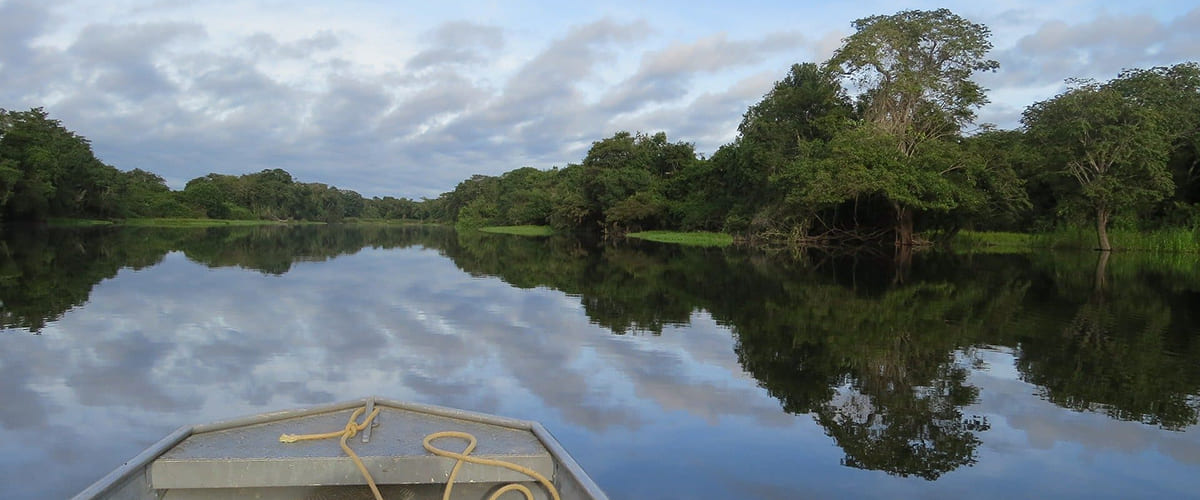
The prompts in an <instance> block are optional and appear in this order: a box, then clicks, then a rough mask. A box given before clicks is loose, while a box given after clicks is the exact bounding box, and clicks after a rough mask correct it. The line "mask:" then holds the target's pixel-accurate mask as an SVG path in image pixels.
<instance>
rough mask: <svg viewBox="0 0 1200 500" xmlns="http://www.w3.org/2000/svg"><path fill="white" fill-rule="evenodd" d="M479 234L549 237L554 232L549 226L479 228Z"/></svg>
mask: <svg viewBox="0 0 1200 500" xmlns="http://www.w3.org/2000/svg"><path fill="white" fill-rule="evenodd" d="M479 231H480V232H484V233H493V234H512V235H516V236H550V235H552V234H554V230H553V229H551V228H550V226H530V225H525V226H486V227H481V228H479Z"/></svg>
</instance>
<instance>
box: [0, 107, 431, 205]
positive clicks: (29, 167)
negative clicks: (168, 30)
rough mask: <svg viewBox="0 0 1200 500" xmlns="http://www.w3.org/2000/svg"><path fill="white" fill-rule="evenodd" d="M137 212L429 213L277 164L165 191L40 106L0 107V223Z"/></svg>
mask: <svg viewBox="0 0 1200 500" xmlns="http://www.w3.org/2000/svg"><path fill="white" fill-rule="evenodd" d="M141 217H200V218H205V217H207V218H214V219H271V220H309V221H326V222H337V221H341V220H343V219H345V218H348V217H364V218H384V219H425V218H428V217H429V214H428V213H426V210H425V206H424V205H422V204H421V203H419V202H416V201H413V200H410V199H406V198H394V197H391V196H387V197H383V198H378V197H376V198H364V197H363V196H362V195H360V194H358V193H356V192H354V191H350V190H347V189H338V188H336V187H334V186H327V185H325V184H320V183H315V182H314V183H303V182H296V181H295V180H294V179H292V176H291V174H289V173H288V172H287V171H284V170H282V169H271V170H263V171H261V172H258V173H254V174H246V175H240V176H233V175H221V174H208V175H206V176H204V177H197V178H195V179H192V180H190V181H188V183H187V185H186V186H185V187H184V188H183V190H180V191H172V190H171V189H170V188H168V187H167V185H166V182H165V181H164V180H163V178H162V177H159V176H158V175H156V174H154V173H151V172H147V171H145V170H141V169H133V170H130V171H121V170H118V169H117V168H115V167H112V166H110V165H106V164H104V163H103V162H101V161H100V160H99V159H97V158H96V157H95V156H94V155H93V153H92V148H91V144H90V142H89V141H88V140H87V139H86V138H84V137H82V136H80V135H78V134H76V133H74V132H72V131H70V130H68V129H67V128H65V127H63V125H62V123H61V122H59V121H58V120H54V119H51V118H50V117H49V116H48V114H47V113H46V111H45V110H43V109H41V108H35V109H31V110H29V111H5V110H3V109H0V221H9V222H12V221H45V220H47V219H50V218H86V219H126V218H141Z"/></svg>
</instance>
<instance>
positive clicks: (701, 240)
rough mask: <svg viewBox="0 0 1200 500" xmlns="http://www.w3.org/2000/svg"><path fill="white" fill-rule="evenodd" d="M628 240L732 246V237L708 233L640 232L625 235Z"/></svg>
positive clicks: (701, 245) (700, 245) (702, 245)
mask: <svg viewBox="0 0 1200 500" xmlns="http://www.w3.org/2000/svg"><path fill="white" fill-rule="evenodd" d="M625 236H626V237H629V238H637V239H640V240H647V241H657V242H659V243H674V244H676V245H688V246H699V247H727V246H729V245H732V244H733V236H732V235H729V234H725V233H710V232H704V231H694V232H681V231H642V232H639V233H629V234H627V235H625Z"/></svg>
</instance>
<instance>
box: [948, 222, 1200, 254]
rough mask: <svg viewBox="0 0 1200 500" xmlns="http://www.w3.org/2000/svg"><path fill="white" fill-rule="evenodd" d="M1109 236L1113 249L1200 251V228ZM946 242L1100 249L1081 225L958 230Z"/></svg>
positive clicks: (961, 246)
mask: <svg viewBox="0 0 1200 500" xmlns="http://www.w3.org/2000/svg"><path fill="white" fill-rule="evenodd" d="M1108 236H1109V239H1110V240H1111V243H1112V250H1114V251H1130V252H1161V253H1200V229H1187V228H1164V229H1158V230H1154V231H1133V230H1127V229H1111V230H1109V231H1108ZM948 244H949V246H950V248H952V249H955V250H981V249H982V250H1001V251H1034V250H1099V248H1097V241H1096V233H1095V231H1094V230H1091V229H1085V228H1080V227H1066V228H1059V229H1056V230H1054V231H1051V232H1044V233H1015V232H1003V231H960V232H959V233H958V234H955V235H954V236H953V237H951V238H950V239H949V240H948Z"/></svg>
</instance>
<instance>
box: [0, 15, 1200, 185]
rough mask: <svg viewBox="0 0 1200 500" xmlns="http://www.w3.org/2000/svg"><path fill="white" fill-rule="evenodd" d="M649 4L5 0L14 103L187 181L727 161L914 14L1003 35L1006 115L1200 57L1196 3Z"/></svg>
mask: <svg viewBox="0 0 1200 500" xmlns="http://www.w3.org/2000/svg"><path fill="white" fill-rule="evenodd" d="M642 3H643V2H638V1H632V0H630V1H626V0H617V1H607V2H588V3H581V4H575V3H574V2H534V1H523V0H514V1H507V2H493V1H469V2H396V1H360V0H343V1H337V2H335V1H330V0H325V1H314V0H288V1H282V0H253V1H240V2H206V1H196V0H107V1H74V0H52V1H46V0H0V108H5V109H10V110H24V109H29V108H31V107H36V106H41V107H45V108H46V109H47V110H48V111H49V112H50V113H51V115H52V116H53V117H55V118H58V119H60V120H62V121H63V122H64V124H65V125H66V126H67V127H68V128H71V129H72V130H75V131H76V132H78V133H80V134H83V135H84V136H86V137H88V138H89V139H91V140H92V142H93V147H94V149H95V150H96V153H97V155H98V156H99V157H100V158H101V159H102V160H104V161H105V162H107V163H109V164H112V165H114V166H116V167H118V168H121V169H125V170H128V169H133V168H141V169H145V170H150V171H153V172H157V173H159V174H160V175H162V176H163V177H165V178H166V179H167V181H168V184H170V185H171V186H172V187H175V188H181V187H182V185H183V184H184V183H185V182H186V181H187V180H188V179H190V178H193V177H197V176H201V175H204V174H206V173H209V172H219V173H231V174H240V173H246V172H255V171H258V170H262V169H264V168H283V169H286V170H288V171H289V172H291V173H292V174H293V175H294V176H295V177H296V178H297V179H298V180H300V181H305V182H323V183H327V184H332V185H335V186H338V187H341V188H349V189H353V190H356V191H359V192H360V193H363V194H364V195H367V196H383V195H393V196H406V197H410V198H420V197H435V196H436V195H437V194H439V193H441V192H443V191H447V190H449V189H452V188H453V187H454V185H455V184H456V183H457V182H458V181H460V180H462V179H464V178H466V177H468V176H470V175H471V174H474V173H483V174H491V175H495V174H499V173H502V172H504V171H507V170H510V169H513V168H517V167H521V166H533V167H538V168H550V167H552V166H562V165H566V164H567V163H571V162H578V161H579V160H580V159H582V157H583V155H584V154H585V153H586V151H587V148H588V146H589V145H590V144H591V142H592V141H595V140H598V139H601V138H603V137H607V136H609V135H611V134H612V133H614V132H616V131H619V130H630V131H647V132H654V131H659V130H662V131H665V132H667V135H668V136H669V137H670V138H671V140H684V141H689V142H693V143H695V144H696V146H697V149H698V150H699V151H700V152H702V153H705V154H710V153H711V152H712V151H714V150H716V148H717V147H719V146H720V145H721V144H724V143H726V142H728V141H730V140H731V139H733V137H734V135H735V133H736V127H737V123H738V121H739V120H740V119H741V115H742V113H743V112H744V111H745V109H746V107H747V106H749V105H750V104H753V103H754V102H755V101H757V100H758V99H760V98H761V97H762V95H763V94H764V93H765V92H766V91H767V90H768V89H770V87H771V85H772V83H773V82H774V81H775V80H778V79H780V78H781V77H782V76H783V75H784V74H785V73H786V71H787V68H788V66H789V65H791V64H792V63H796V62H810V61H811V62H820V61H823V60H825V59H826V58H827V57H828V56H829V55H830V54H831V53H832V52H833V51H834V50H835V49H836V48H837V47H838V45H839V43H840V40H841V38H842V37H844V36H846V35H848V34H850V29H851V28H850V23H851V22H852V21H853V20H854V19H857V18H861V17H865V16H869V15H874V14H891V13H894V12H896V11H898V10H901V9H905V8H918V9H934V8H938V7H942V6H948V7H950V8H951V9H952V10H954V11H955V12H956V13H957V14H959V15H961V16H964V17H966V18H968V19H970V20H972V21H975V22H980V23H984V24H986V25H987V26H989V27H990V28H991V30H992V34H993V36H992V40H993V43H994V45H995V50H994V52H993V56H992V57H993V58H994V59H996V60H998V61H1000V70H999V71H998V72H996V73H993V74H987V75H982V76H980V77H979V81H980V82H982V83H983V84H984V86H985V87H987V88H989V89H991V92H990V94H989V95H990V96H991V100H992V103H991V104H990V105H988V106H987V107H986V108H984V109H983V110H981V112H980V121H981V122H988V123H994V124H997V125H999V126H1000V127H1004V128H1011V127H1015V126H1016V125H1017V118H1018V117H1019V115H1020V112H1021V110H1022V109H1023V108H1024V107H1025V106H1027V105H1028V104H1030V103H1032V102H1035V101H1037V100H1041V99H1045V98H1048V97H1050V96H1053V95H1054V94H1055V93H1057V92H1058V91H1060V90H1061V89H1062V85H1063V83H1062V82H1063V80H1064V79H1065V78H1070V77H1091V78H1097V79H1108V78H1111V77H1113V76H1115V75H1116V73H1117V72H1118V71H1120V70H1121V69H1123V68H1131V67H1150V66H1156V65H1167V64H1174V63H1177V62H1182V61H1187V60H1197V59H1200V6H1197V5H1196V3H1195V2H1194V1H1192V0H1188V1H1173V0H1172V1H1168V0H1162V1H1158V0H1156V1H1154V2H1129V1H1126V0H1121V1H1109V0H1037V1H1034V0H995V1H990V2H954V1H943V2H940V3H932V2H926V1H910V2H905V3H897V2H889V1H882V0H861V1H858V2H844V3H843V2H776V1H760V0H746V1H742V2H737V3H729V2H712V3H705V2H695V1H675V0H669V1H662V2H650V3H653V4H654V5H653V6H647V5H642ZM948 4H949V5H948ZM735 5H736V6H735Z"/></svg>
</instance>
